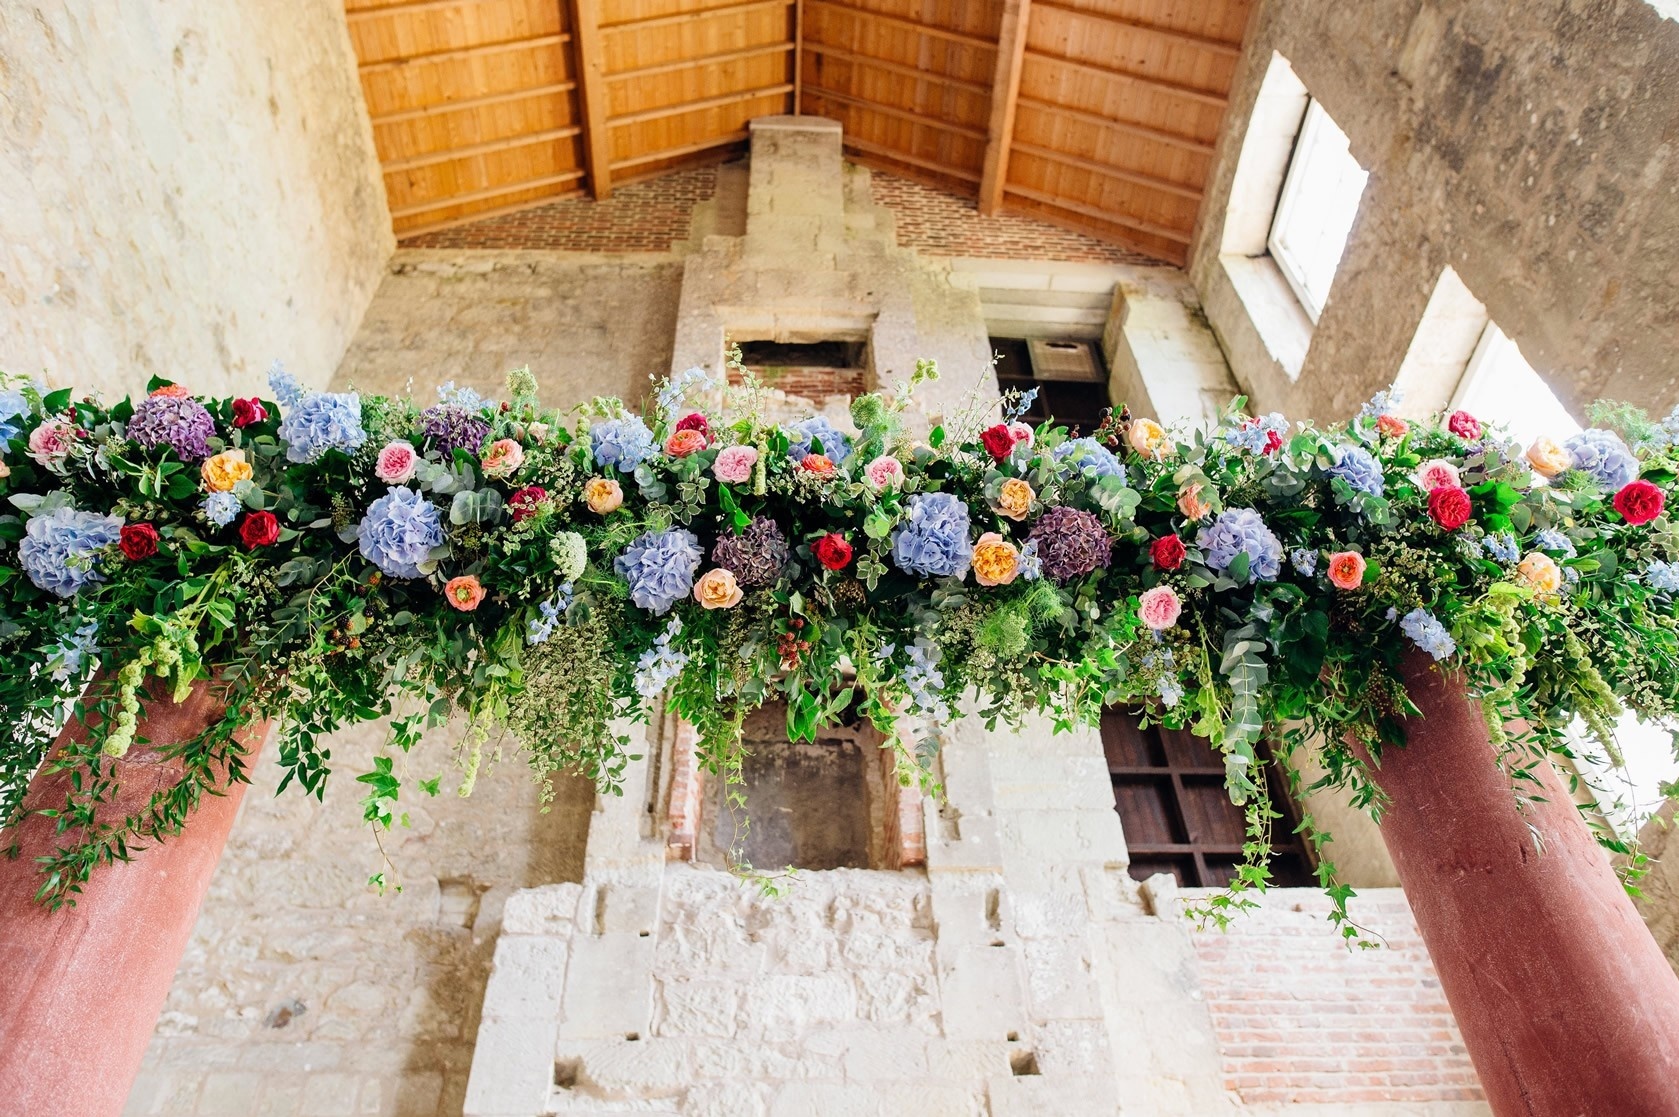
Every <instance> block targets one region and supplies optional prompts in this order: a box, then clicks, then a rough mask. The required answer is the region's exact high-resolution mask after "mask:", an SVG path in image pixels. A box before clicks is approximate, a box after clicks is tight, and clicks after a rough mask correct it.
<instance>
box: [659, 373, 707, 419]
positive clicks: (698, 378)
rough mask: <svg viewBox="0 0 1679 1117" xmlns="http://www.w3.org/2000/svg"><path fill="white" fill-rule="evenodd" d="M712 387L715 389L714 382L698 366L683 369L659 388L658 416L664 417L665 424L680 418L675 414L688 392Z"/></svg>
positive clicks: (703, 390)
mask: <svg viewBox="0 0 1679 1117" xmlns="http://www.w3.org/2000/svg"><path fill="white" fill-rule="evenodd" d="M714 387H716V382H715V381H713V380H712V379H711V374H710V373H708V372H706V371H705V369H703V368H700V367H699V366H698V365H695V366H694V367H693V368H685V369H683V370H682V371H681V372H679V373H677V374H676V375H675V376H672V377H670V378H669V379H668V380H666V381H665V382H664V384H663V385H662V386H661V387H660V388H659V392H658V397H657V398H658V403H659V414H660V415H662V416H664V419H665V421H666V422H670V421H671V420H673V419H678V418H681V416H679V415H677V414H676V412H677V410H678V409H679V408H680V407H681V406H682V404H683V401H684V400H685V399H686V398H687V395H688V393H689V392H691V391H696V390H697V391H702V392H705V391H710V390H711V389H712V388H714Z"/></svg>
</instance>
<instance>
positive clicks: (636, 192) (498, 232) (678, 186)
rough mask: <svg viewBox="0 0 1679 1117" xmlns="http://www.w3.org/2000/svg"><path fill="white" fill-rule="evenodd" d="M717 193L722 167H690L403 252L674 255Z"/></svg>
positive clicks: (438, 235) (439, 236)
mask: <svg viewBox="0 0 1679 1117" xmlns="http://www.w3.org/2000/svg"><path fill="white" fill-rule="evenodd" d="M716 189H717V167H716V166H715V165H707V166H704V167H690V168H688V169H687V170H682V171H674V172H672V173H671V174H668V175H662V176H660V177H659V178H653V179H648V180H647V181H645V182H636V183H631V184H630V185H628V186H622V187H619V188H618V189H617V190H614V191H613V193H612V196H611V197H610V198H608V199H606V200H605V201H604V202H597V201H595V200H593V199H592V198H585V197H575V198H567V199H565V200H564V201H559V202H554V203H553V204H551V205H546V206H537V207H535V208H533V209H527V210H521V211H519V212H518V213H510V214H507V215H506V216H504V217H492V218H488V219H486V220H484V221H475V222H472V223H470V224H466V225H457V226H455V227H454V228H453V229H443V230H440V231H438V232H435V233H422V234H421V235H419V236H417V237H410V238H409V239H408V240H405V241H403V242H402V247H404V248H535V249H550V250H554V251H564V252H669V251H670V249H671V245H672V244H674V243H675V242H676V241H680V240H686V239H687V237H688V228H689V224H690V222H691V220H692V218H693V214H694V206H695V204H696V203H699V202H703V201H705V200H706V199H708V198H710V197H711V196H712V194H713V193H715V192H716Z"/></svg>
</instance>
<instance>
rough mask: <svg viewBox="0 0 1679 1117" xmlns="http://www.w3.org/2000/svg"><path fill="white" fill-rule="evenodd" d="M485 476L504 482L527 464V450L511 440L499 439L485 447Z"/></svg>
mask: <svg viewBox="0 0 1679 1117" xmlns="http://www.w3.org/2000/svg"><path fill="white" fill-rule="evenodd" d="M482 461H483V463H484V476H486V477H494V478H496V479H497V480H504V479H506V478H508V477H511V476H513V474H514V473H515V472H516V471H517V470H518V468H519V467H520V466H522V465H524V464H525V448H524V447H523V446H521V445H519V444H518V443H517V442H514V441H513V440H512V439H511V438H498V439H496V440H495V441H494V442H492V443H490V444H489V445H488V446H486V447H484V456H483V459H482Z"/></svg>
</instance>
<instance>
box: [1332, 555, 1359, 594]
mask: <svg viewBox="0 0 1679 1117" xmlns="http://www.w3.org/2000/svg"><path fill="white" fill-rule="evenodd" d="M1329 580H1330V582H1331V583H1333V584H1334V586H1335V588H1336V589H1343V590H1356V589H1357V588H1358V587H1359V586H1361V585H1363V584H1364V556H1363V555H1361V554H1359V553H1358V552H1357V551H1337V552H1335V553H1334V554H1332V555H1330V556H1329Z"/></svg>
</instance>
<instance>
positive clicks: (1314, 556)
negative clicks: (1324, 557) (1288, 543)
mask: <svg viewBox="0 0 1679 1117" xmlns="http://www.w3.org/2000/svg"><path fill="white" fill-rule="evenodd" d="M1288 561H1289V562H1291V563H1293V564H1294V569H1296V570H1298V571H1300V573H1302V574H1304V575H1305V576H1306V577H1308V578H1310V577H1311V576H1312V575H1313V574H1316V573H1317V572H1318V553H1317V552H1316V551H1313V550H1309V549H1308V548H1306V547H1300V548H1297V549H1296V550H1293V551H1290V552H1289V554H1288Z"/></svg>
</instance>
